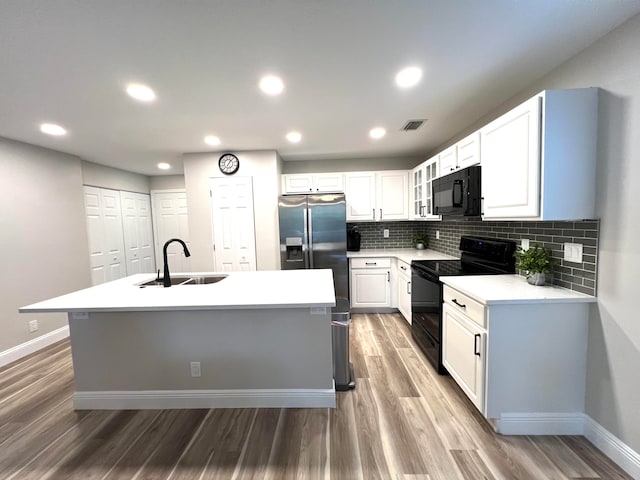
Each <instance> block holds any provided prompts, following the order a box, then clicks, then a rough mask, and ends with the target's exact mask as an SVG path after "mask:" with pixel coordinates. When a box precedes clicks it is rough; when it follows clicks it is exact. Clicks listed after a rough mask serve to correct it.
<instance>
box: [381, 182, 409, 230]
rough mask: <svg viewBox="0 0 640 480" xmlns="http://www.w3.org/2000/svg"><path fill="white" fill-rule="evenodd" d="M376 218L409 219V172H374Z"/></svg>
mask: <svg viewBox="0 0 640 480" xmlns="http://www.w3.org/2000/svg"><path fill="white" fill-rule="evenodd" d="M376 208H377V210H378V212H377V213H378V218H377V220H408V219H409V174H408V172H407V171H406V170H397V171H390V172H377V173H376Z"/></svg>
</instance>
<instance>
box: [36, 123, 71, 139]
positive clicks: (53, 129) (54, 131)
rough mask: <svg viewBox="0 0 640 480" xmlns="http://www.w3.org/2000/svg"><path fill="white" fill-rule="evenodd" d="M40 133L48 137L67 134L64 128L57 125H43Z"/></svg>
mask: <svg viewBox="0 0 640 480" xmlns="http://www.w3.org/2000/svg"><path fill="white" fill-rule="evenodd" d="M40 131H41V132H42V133H46V134H47V135H55V136H56V137H59V136H61V135H66V134H67V131H66V130H65V129H64V128H62V127H61V126H60V125H56V124H55V123H43V124H42V125H40Z"/></svg>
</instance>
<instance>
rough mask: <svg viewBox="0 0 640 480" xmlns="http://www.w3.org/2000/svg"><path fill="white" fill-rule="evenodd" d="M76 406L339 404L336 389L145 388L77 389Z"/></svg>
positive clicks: (137, 407) (300, 406)
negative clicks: (127, 389) (125, 389)
mask: <svg viewBox="0 0 640 480" xmlns="http://www.w3.org/2000/svg"><path fill="white" fill-rule="evenodd" d="M73 406H74V408H75V409H76V410H130V409H135V410H156V409H174V408H335V406H336V392H335V390H334V389H332V388H331V389H326V390H324V389H278V390H267V389H260V390H143V391H133V392H132V391H97V392H89V391H84V392H76V393H75V394H74V395H73Z"/></svg>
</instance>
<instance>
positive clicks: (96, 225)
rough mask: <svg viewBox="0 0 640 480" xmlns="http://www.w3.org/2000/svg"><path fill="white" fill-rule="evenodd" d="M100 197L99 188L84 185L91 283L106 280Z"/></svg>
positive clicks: (95, 283) (94, 283)
mask: <svg viewBox="0 0 640 480" xmlns="http://www.w3.org/2000/svg"><path fill="white" fill-rule="evenodd" d="M100 197H101V195H100V189H99V188H96V187H87V186H85V187H84V210H85V216H86V219H87V234H88V236H89V265H90V268H91V284H92V285H99V284H101V283H104V282H106V281H108V277H107V269H106V268H105V263H104V252H105V246H104V243H105V239H104V223H103V222H102V201H101V199H100Z"/></svg>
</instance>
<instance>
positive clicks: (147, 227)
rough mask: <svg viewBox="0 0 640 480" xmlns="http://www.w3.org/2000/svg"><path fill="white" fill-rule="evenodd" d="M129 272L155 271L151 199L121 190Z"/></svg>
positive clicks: (140, 194)
mask: <svg viewBox="0 0 640 480" xmlns="http://www.w3.org/2000/svg"><path fill="white" fill-rule="evenodd" d="M120 204H121V208H122V225H123V229H124V246H125V256H126V262H127V274H128V275H133V274H134V273H151V272H154V271H155V258H154V252H153V250H154V249H153V227H152V222H151V199H150V197H149V195H145V194H143V193H132V192H120Z"/></svg>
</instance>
